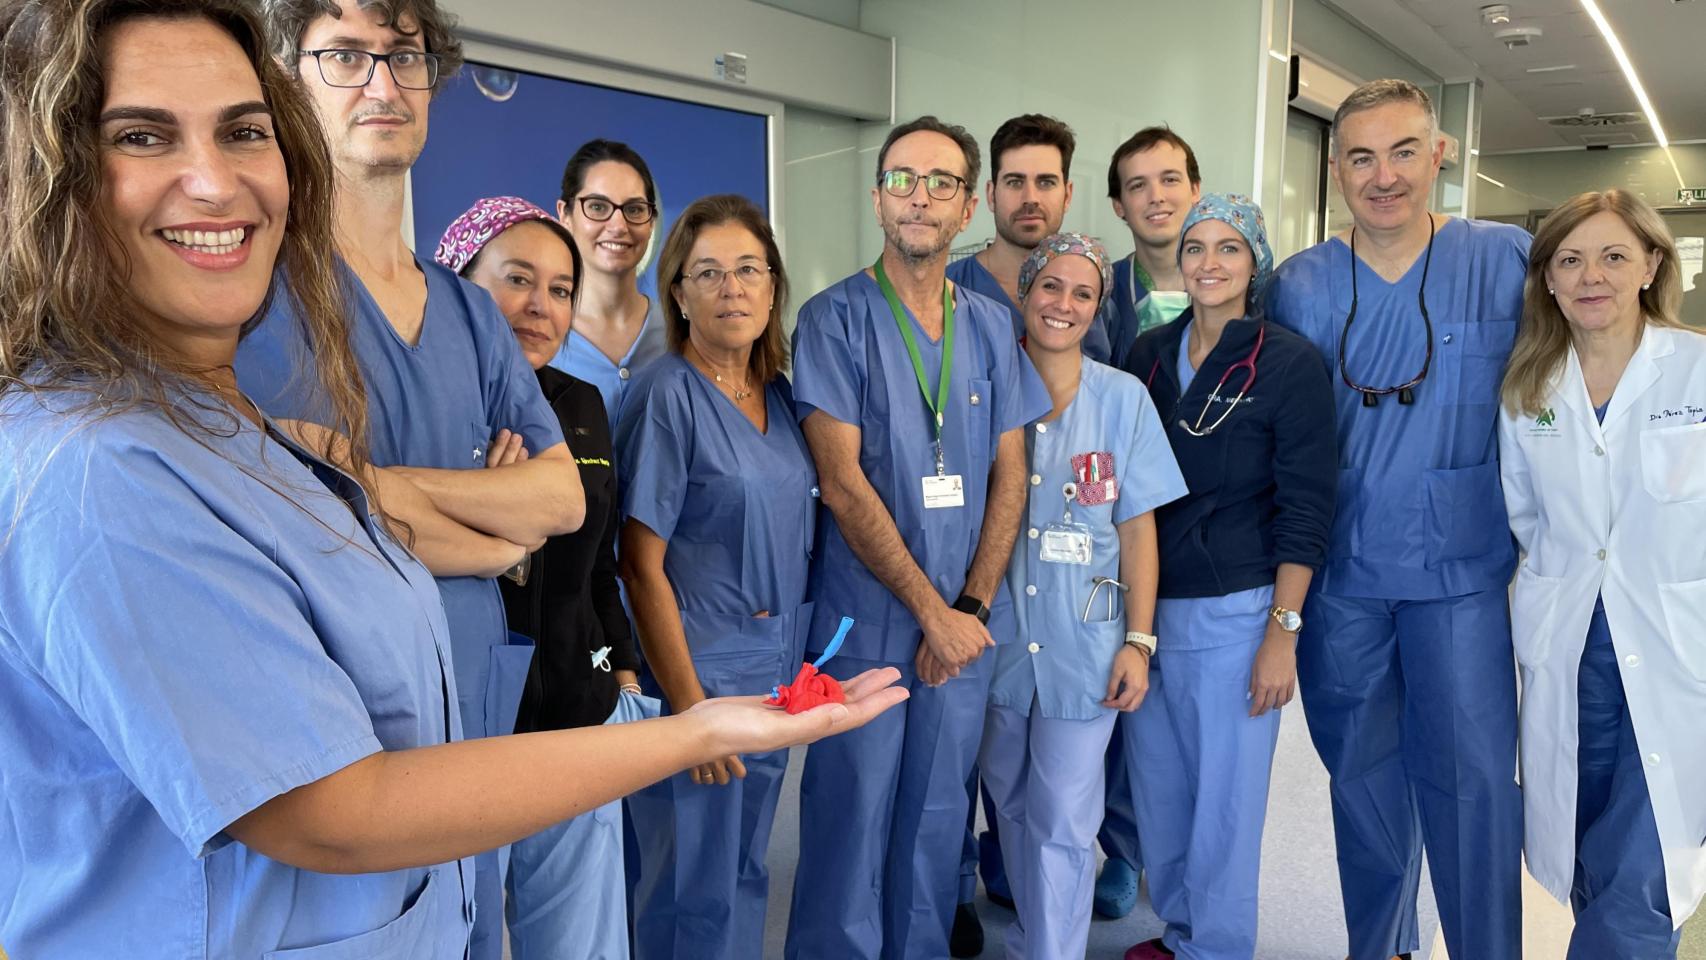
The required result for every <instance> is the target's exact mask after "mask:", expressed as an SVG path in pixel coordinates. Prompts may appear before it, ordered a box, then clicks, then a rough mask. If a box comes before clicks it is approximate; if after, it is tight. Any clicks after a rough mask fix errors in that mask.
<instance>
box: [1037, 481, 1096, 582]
mask: <svg viewBox="0 0 1706 960" xmlns="http://www.w3.org/2000/svg"><path fill="white" fill-rule="evenodd" d="M1060 492H1061V495H1062V496H1064V497H1065V498H1066V515H1065V516H1064V517H1062V518H1061V519H1060V521H1059V522H1056V523H1051V524H1049V525H1048V526H1046V527H1044V528H1043V533H1042V549H1041V550H1040V551H1039V552H1038V556H1039V558H1040V559H1041V560H1042V561H1043V562H1044V563H1070V564H1074V565H1077V566H1089V565H1090V557H1091V546H1092V544H1093V543H1094V542H1095V541H1094V539H1093V538H1092V537H1091V536H1090V528H1089V527H1087V526H1085V525H1084V524H1082V523H1074V522H1073V520H1072V501H1073V499H1074V498H1076V497H1077V496H1078V485H1077V484H1075V483H1067V484H1063V485H1062V486H1061V488H1060Z"/></svg>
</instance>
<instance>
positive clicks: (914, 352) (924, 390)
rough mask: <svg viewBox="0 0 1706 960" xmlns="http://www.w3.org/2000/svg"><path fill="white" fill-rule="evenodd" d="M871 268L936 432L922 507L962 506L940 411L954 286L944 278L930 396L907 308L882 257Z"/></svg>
mask: <svg viewBox="0 0 1706 960" xmlns="http://www.w3.org/2000/svg"><path fill="white" fill-rule="evenodd" d="M872 272H873V273H875V274H876V275H877V286H878V287H880V288H881V289H882V291H883V297H884V299H886V300H888V302H889V310H890V311H891V312H892V313H893V314H894V322H895V325H896V326H898V327H899V328H900V338H901V339H902V340H904V341H906V353H907V356H909V357H911V358H912V372H913V373H914V374H916V375H917V376H918V392H919V393H920V394H922V395H923V397H924V405H925V406H926V407H928V408H929V410H930V422H931V426H932V427H933V428H934V429H935V432H936V475H935V476H933V477H924V478H923V488H924V508H925V509H926V510H935V509H938V508H941V507H963V506H965V505H966V493H965V483H964V481H963V480H962V478H961V477H960V475H959V474H957V473H953V474H951V473H949V472H948V470H947V464H946V463H945V461H944V460H943V457H942V424H943V413H944V411H946V410H947V407H948V380H949V377H950V376H951V375H952V373H953V369H954V294H953V289H952V288H951V287H949V286H948V284H947V282H946V281H943V283H942V371H941V379H940V380H938V381H937V383H936V395H935V396H934V397H932V396H931V395H930V381H929V379H928V378H926V377H925V375H924V358H923V357H922V356H920V355H919V353H918V340H917V338H915V337H914V336H913V335H912V324H911V323H910V322H909V321H908V319H907V316H906V308H905V307H904V306H902V305H901V302H900V295H899V294H896V293H895V292H894V284H892V283H890V282H889V277H888V273H887V272H886V271H885V270H883V261H882V258H881V257H879V258H877V262H876V265H875V266H874V267H872Z"/></svg>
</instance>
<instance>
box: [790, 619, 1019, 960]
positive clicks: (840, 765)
mask: <svg viewBox="0 0 1706 960" xmlns="http://www.w3.org/2000/svg"><path fill="white" fill-rule="evenodd" d="M988 660H989V653H988V652H987V651H986V652H985V653H984V656H983V657H982V658H981V659H979V660H978V661H976V662H974V663H973V664H972V665H971V666H969V667H967V668H966V669H965V670H963V671H961V673H960V675H959V676H958V677H956V678H955V679H953V680H949V681H948V682H947V683H945V684H943V685H942V686H940V687H929V686H926V685H925V684H924V683H923V682H922V681H920V680H919V679H918V675H917V673H916V671H915V670H914V667H913V664H912V662H911V661H908V662H906V663H887V662H883V661H874V660H860V659H857V658H854V657H849V656H847V655H845V654H843V655H841V656H838V657H836V658H835V659H833V660H831V661H829V663H828V664H827V665H826V666H827V670H828V672H829V673H830V675H832V676H834V677H836V678H837V679H840V680H846V679H849V678H851V677H853V676H856V675H857V674H860V673H863V672H864V671H866V670H871V669H875V668H878V667H890V666H892V667H895V668H897V669H899V670H900V672H901V683H903V684H905V685H906V686H907V687H908V688H909V690H910V691H911V694H912V696H911V699H909V700H907V701H906V702H904V703H902V704H901V705H900V706H898V707H895V708H893V709H891V710H888V711H887V712H885V713H884V714H883V715H882V716H880V717H878V718H877V719H875V720H873V721H872V722H871V723H869V724H867V725H865V726H864V727H862V728H860V729H858V730H854V731H852V732H849V733H845V734H841V735H839V736H834V737H830V738H828V739H825V740H820V741H818V742H817V743H815V744H812V746H811V747H810V748H808V750H807V753H806V763H805V770H804V773H803V776H802V777H801V781H800V867H799V872H798V873H797V874H796V875H795V879H794V899H793V907H792V913H791V916H790V918H789V923H788V942H787V949H786V957H787V958H788V960H819V958H822V960H877V958H879V957H881V958H888V960H896V958H907V960H913V958H917V960H941V958H943V957H946V956H947V955H948V932H949V930H950V928H951V927H952V925H953V918H954V907H955V906H956V905H957V904H958V901H959V872H960V852H961V848H962V845H963V844H964V840H965V828H966V803H967V798H966V778H967V777H968V776H970V775H971V768H972V764H973V763H975V762H976V759H977V748H978V743H979V742H980V741H981V740H982V737H983V718H984V707H985V705H986V704H987V702H988V700H989V679H990V678H989V668H988V666H987V661H988Z"/></svg>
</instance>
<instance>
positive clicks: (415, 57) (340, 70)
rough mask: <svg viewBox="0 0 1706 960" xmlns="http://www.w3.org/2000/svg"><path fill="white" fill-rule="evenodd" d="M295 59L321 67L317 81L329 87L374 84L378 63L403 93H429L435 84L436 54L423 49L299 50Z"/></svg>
mask: <svg viewBox="0 0 1706 960" xmlns="http://www.w3.org/2000/svg"><path fill="white" fill-rule="evenodd" d="M297 56H301V57H313V58H314V62H315V63H317V64H319V66H320V79H321V80H324V81H326V86H328V87H365V86H367V85H368V84H369V83H372V82H373V71H374V70H375V69H377V68H378V66H379V64H380V63H384V64H385V68H386V69H387V70H390V71H391V79H392V80H393V81H395V82H396V84H397V86H399V87H402V88H403V89H405V90H431V89H432V88H433V85H434V84H436V83H438V54H436V53H427V52H425V51H422V50H397V51H394V52H392V53H370V52H368V51H366V50H345V49H341V48H328V49H325V50H302V51H298V53H297Z"/></svg>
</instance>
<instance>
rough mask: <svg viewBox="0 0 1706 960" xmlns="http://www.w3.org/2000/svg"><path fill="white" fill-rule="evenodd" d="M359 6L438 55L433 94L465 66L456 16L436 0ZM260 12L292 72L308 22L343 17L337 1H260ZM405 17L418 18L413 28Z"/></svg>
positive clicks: (382, 0) (368, 1) (276, 52)
mask: <svg viewBox="0 0 1706 960" xmlns="http://www.w3.org/2000/svg"><path fill="white" fill-rule="evenodd" d="M356 6H358V7H360V8H361V9H363V10H371V11H374V12H376V13H378V14H379V25H380V26H382V27H390V28H392V29H394V30H396V31H397V32H398V33H400V34H402V35H403V36H405V37H412V36H415V35H416V34H419V35H420V37H421V43H422V44H423V45H425V47H426V51H427V52H428V53H432V54H437V56H438V84H437V85H436V86H434V88H433V95H434V96H437V95H438V91H439V90H441V89H443V88H444V81H446V80H448V79H450V78H451V77H453V76H455V75H456V72H457V71H458V70H461V69H462V64H463V62H464V61H463V58H462V41H460V40H458V39H456V18H455V17H454V16H452V15H451V14H449V13H447V12H445V11H443V10H440V9H439V8H438V4H437V3H436V2H434V0H357V3H356ZM260 8H261V14H262V15H263V16H264V17H265V18H266V31H267V32H266V36H267V39H268V41H269V42H271V44H272V53H273V56H275V57H277V58H278V61H279V62H280V63H283V64H285V65H286V67H285V69H287V70H289V71H291V72H292V73H293V74H294V73H295V72H296V71H297V68H298V66H299V61H300V59H301V58H300V57H298V56H297V54H298V52H299V48H300V46H301V43H302V34H303V32H304V31H305V30H307V29H308V25H309V24H310V23H313V22H314V21H315V20H318V19H319V18H321V17H333V18H341V17H342V16H343V8H342V7H339V6H338V3H337V0H260ZM404 17H409V18H411V19H413V20H414V21H415V28H414V29H413V30H404V29H403V28H402V27H400V26H398V24H399V23H401V22H402V19H403V18H404Z"/></svg>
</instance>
